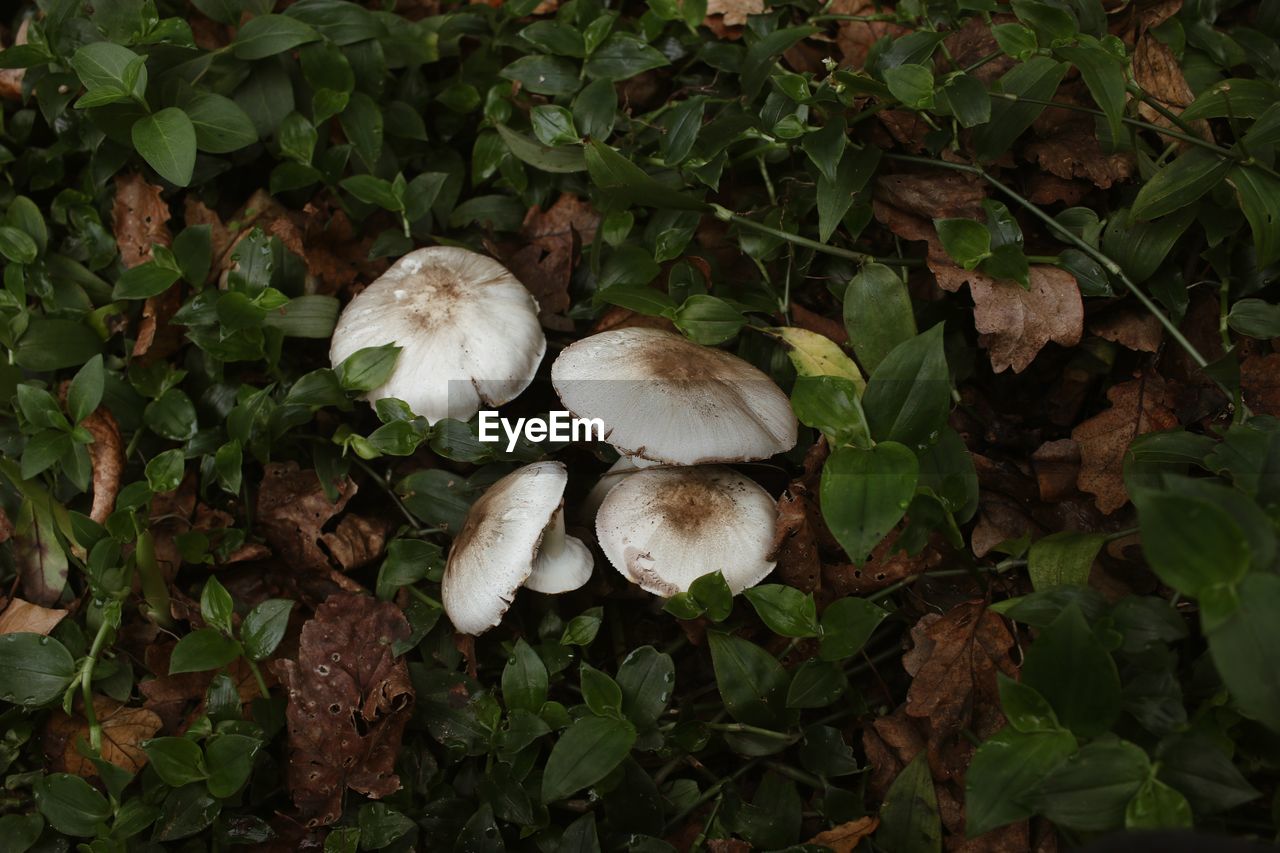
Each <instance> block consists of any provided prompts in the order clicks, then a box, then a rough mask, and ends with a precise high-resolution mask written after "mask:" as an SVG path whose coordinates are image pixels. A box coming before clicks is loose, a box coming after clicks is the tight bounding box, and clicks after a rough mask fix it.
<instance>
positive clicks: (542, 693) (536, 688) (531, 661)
mask: <svg viewBox="0 0 1280 853" xmlns="http://www.w3.org/2000/svg"><path fill="white" fill-rule="evenodd" d="M502 700H503V702H505V703H506V706H507V709H508V710H515V709H517V708H518V709H522V710H525V711H530V712H532V713H535V714H536V713H537V712H538V709H539V708H541V707H542V703H543V702H545V701H546V700H547V667H546V664H544V663H543V662H542V658H540V657H538V653H537V652H535V651H534V650H533V647H532V646H530V645H529V644H528V643H526V642H525V641H524V640H517V641H516V645H515V648H514V649H512V650H511V656H510V657H509V658H507V665H506V667H505V668H504V669H503V670H502Z"/></svg>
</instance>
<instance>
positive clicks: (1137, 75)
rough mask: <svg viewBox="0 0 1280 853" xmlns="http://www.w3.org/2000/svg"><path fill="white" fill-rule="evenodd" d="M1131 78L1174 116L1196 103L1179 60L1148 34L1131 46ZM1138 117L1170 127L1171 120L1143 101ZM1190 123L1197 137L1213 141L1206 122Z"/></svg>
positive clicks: (1167, 48)
mask: <svg viewBox="0 0 1280 853" xmlns="http://www.w3.org/2000/svg"><path fill="white" fill-rule="evenodd" d="M1133 79H1134V82H1136V83H1137V84H1138V85H1139V86H1141V87H1142V90H1143V91H1144V92H1146V93H1147V94H1148V95H1150V96H1151V98H1153V99H1154V100H1155V101H1157V102H1158V103H1159V104H1160V106H1162V107H1164V108H1165V110H1167V111H1168V112H1170V113H1172V114H1173V115H1180V114H1181V113H1182V111H1183V110H1184V109H1186V108H1187V106H1188V105H1189V104H1190V103H1191V102H1192V101H1194V100H1195V92H1193V91H1192V90H1191V86H1190V84H1188V83H1187V78H1186V77H1184V76H1183V74H1182V68H1181V67H1179V65H1178V57H1176V56H1174V55H1173V50H1172V49H1170V47H1169V46H1168V45H1167V44H1165V43H1164V42H1162V41H1160V40H1159V39H1158V38H1156V37H1155V36H1153V35H1151V34H1150V33H1143V34H1142V36H1141V37H1139V39H1138V43H1137V45H1136V46H1135V47H1134V51H1133ZM1138 114H1139V115H1141V116H1142V117H1143V118H1144V119H1145V120H1147V121H1149V122H1151V123H1152V124H1156V125H1159V126H1160V127H1173V122H1172V121H1170V120H1169V119H1167V118H1165V117H1164V116H1163V115H1162V114H1161V112H1160V111H1159V110H1157V109H1156V108H1154V107H1152V106H1151V105H1150V104H1148V103H1146V102H1145V101H1140V102H1139V103H1138ZM1190 124H1191V127H1192V129H1193V130H1195V132H1196V133H1197V134H1199V135H1200V136H1203V137H1204V138H1205V139H1208V140H1210V141H1212V140H1213V132H1212V131H1211V130H1210V129H1209V123H1208V122H1207V121H1205V120H1204V119H1197V120H1196V121H1193V122H1191V123H1190Z"/></svg>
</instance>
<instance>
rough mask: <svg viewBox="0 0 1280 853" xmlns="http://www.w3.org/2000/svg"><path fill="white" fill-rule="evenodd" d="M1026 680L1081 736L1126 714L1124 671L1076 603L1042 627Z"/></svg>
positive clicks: (1028, 659) (1104, 728) (1028, 654)
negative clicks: (1122, 696)
mask: <svg viewBox="0 0 1280 853" xmlns="http://www.w3.org/2000/svg"><path fill="white" fill-rule="evenodd" d="M1022 683H1023V684H1025V685H1026V686H1028V687H1030V688H1033V689H1034V690H1036V691H1038V692H1039V693H1040V695H1042V696H1043V697H1044V698H1045V699H1047V700H1048V701H1049V704H1050V705H1051V706H1053V710H1054V712H1055V713H1056V714H1057V716H1058V719H1059V720H1060V721H1061V722H1062V725H1064V726H1066V727H1067V728H1068V729H1070V730H1071V731H1072V732H1074V733H1075V734H1076V735H1077V736H1078V737H1082V738H1089V737H1097V736H1098V735H1101V734H1103V733H1105V732H1107V731H1110V729H1111V725H1112V723H1114V722H1115V721H1116V718H1117V717H1119V716H1120V674H1119V672H1118V670H1117V669H1116V664H1115V661H1114V660H1112V658H1111V655H1110V653H1109V652H1108V651H1107V650H1106V648H1105V647H1103V645H1102V643H1101V641H1099V640H1098V637H1097V635H1096V634H1094V632H1093V629H1092V628H1090V627H1089V623H1088V622H1086V621H1085V618H1084V614H1083V613H1081V612H1080V608H1079V607H1078V606H1076V605H1074V604H1072V605H1070V606H1068V607H1067V608H1066V609H1064V610H1063V611H1062V613H1061V614H1060V615H1059V616H1058V618H1057V619H1055V620H1054V621H1053V624H1051V625H1049V626H1048V627H1046V628H1044V629H1042V630H1041V631H1040V636H1038V637H1036V640H1035V642H1034V643H1032V644H1031V648H1029V649H1028V650H1027V652H1026V656H1025V658H1024V660H1023V664H1022Z"/></svg>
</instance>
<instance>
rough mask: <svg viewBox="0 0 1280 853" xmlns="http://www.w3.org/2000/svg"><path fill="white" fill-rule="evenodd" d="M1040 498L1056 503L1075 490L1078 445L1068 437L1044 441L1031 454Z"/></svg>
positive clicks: (1078, 465) (1078, 455)
mask: <svg viewBox="0 0 1280 853" xmlns="http://www.w3.org/2000/svg"><path fill="white" fill-rule="evenodd" d="M1031 462H1032V467H1034V468H1035V472H1036V483H1037V484H1038V485H1039V487H1040V500H1042V501H1045V502H1046V503H1057V502H1058V501H1060V500H1062V499H1063V498H1064V497H1066V496H1067V495H1069V494H1070V493H1071V492H1074V491H1075V490H1076V478H1077V477H1079V476H1080V445H1078V444H1076V443H1075V442H1074V441H1072V440H1071V439H1069V438H1064V439H1060V440H1058V441H1046V442H1045V443H1044V444H1042V445H1040V446H1039V447H1038V448H1036V451H1035V453H1033V454H1031Z"/></svg>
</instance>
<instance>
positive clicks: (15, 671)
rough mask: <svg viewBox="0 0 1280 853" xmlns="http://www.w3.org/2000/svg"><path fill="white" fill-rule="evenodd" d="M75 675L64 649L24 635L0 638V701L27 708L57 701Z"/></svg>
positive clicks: (54, 642)
mask: <svg viewBox="0 0 1280 853" xmlns="http://www.w3.org/2000/svg"><path fill="white" fill-rule="evenodd" d="M75 674H76V667H75V661H74V660H73V659H72V657H71V653H70V652H69V651H67V647H66V646H64V645H62V643H60V642H58V641H57V640H55V639H54V638H52V637H44V636H41V635H40V634H32V633H27V632H15V633H12V634H4V635H3V636H0V699H3V700H4V701H6V702H13V703H15V704H17V705H23V706H26V707H29V708H31V707H37V706H39V705H46V704H48V703H49V702H52V701H53V700H55V699H57V698H58V697H60V696H61V695H62V694H63V692H64V691H66V689H67V687H68V686H69V685H70V684H71V679H72V678H73V677H74V676H75Z"/></svg>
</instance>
